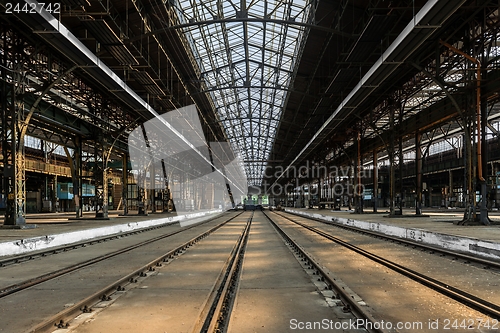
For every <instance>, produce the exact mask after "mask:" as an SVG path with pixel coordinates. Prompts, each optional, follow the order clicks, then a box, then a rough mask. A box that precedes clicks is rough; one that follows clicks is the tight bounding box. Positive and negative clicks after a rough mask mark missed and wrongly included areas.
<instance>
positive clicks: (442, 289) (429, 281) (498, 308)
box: [278, 214, 500, 320]
mask: <svg viewBox="0 0 500 333" xmlns="http://www.w3.org/2000/svg"><path fill="white" fill-rule="evenodd" d="M278 216H280V217H282V218H285V219H287V220H289V221H290V222H292V223H295V224H297V225H299V226H301V227H303V228H305V229H307V230H310V231H312V232H314V233H316V234H318V235H320V236H322V237H324V238H326V239H328V240H330V241H333V242H335V243H337V244H339V245H342V246H344V247H345V248H348V249H349V250H351V251H354V252H356V253H358V254H361V255H363V256H365V257H366V258H368V259H370V260H373V261H375V262H377V263H379V264H381V265H384V266H385V267H387V268H389V269H391V270H393V271H395V272H398V273H400V274H402V275H404V276H406V277H408V278H410V279H412V280H414V281H417V282H418V283H420V284H422V285H424V286H427V287H429V288H431V289H433V290H435V291H437V292H439V293H441V294H443V295H445V296H447V297H450V298H452V299H454V300H456V301H458V302H460V303H462V304H464V305H466V306H468V307H470V308H472V309H475V310H477V311H479V312H482V313H483V314H486V315H488V316H490V317H492V318H495V319H496V320H497V319H499V318H500V305H498V304H494V303H491V302H489V301H487V300H484V299H482V298H480V297H477V296H475V295H472V294H470V293H468V292H466V291H463V290H461V289H459V288H455V287H452V286H450V285H448V284H446V283H444V282H441V281H439V280H437V279H434V278H432V277H430V276H427V275H425V274H422V273H419V272H417V271H414V270H412V269H410V268H407V267H405V266H403V265H400V264H397V263H395V262H392V261H390V260H388V259H385V258H383V257H380V256H378V255H376V254H373V253H371V252H369V251H366V250H364V249H362V248H360V247H358V246H355V245H353V244H350V243H348V242H345V241H343V240H341V239H340V238H338V237H335V236H332V235H330V234H328V233H326V232H324V231H321V230H319V229H317V228H315V227H311V226H309V225H307V224H304V223H301V222H298V221H296V220H293V219H291V218H289V217H287V216H283V215H281V214H278Z"/></svg>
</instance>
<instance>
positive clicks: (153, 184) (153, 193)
mask: <svg viewBox="0 0 500 333" xmlns="http://www.w3.org/2000/svg"><path fill="white" fill-rule="evenodd" d="M149 177H150V185H151V187H150V191H149V198H150V199H149V202H150V203H151V213H156V168H155V164H154V163H151V166H150V168H149Z"/></svg>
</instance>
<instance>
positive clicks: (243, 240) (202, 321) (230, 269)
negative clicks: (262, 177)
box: [191, 211, 254, 333]
mask: <svg viewBox="0 0 500 333" xmlns="http://www.w3.org/2000/svg"><path fill="white" fill-rule="evenodd" d="M253 216H254V212H253V211H252V212H251V215H250V217H249V218H248V220H247V223H246V225H245V228H244V230H243V232H242V233H241V235H240V237H239V238H238V241H237V242H236V244H235V245H234V247H233V249H232V251H231V255H230V256H229V258H228V260H227V261H226V263H225V265H224V269H223V270H222V271H221V273H220V274H219V277H218V278H217V281H216V283H215V284H214V287H213V289H212V291H211V293H210V295H209V297H208V299H207V301H206V303H205V305H204V307H203V309H202V311H201V313H200V316H199V319H198V320H197V322H196V324H195V326H194V328H193V329H192V331H191V332H192V333H198V332H199V333H216V332H226V331H227V327H228V324H229V318H230V314H231V309H232V306H233V304H234V297H235V294H236V290H237V288H238V282H239V278H240V275H241V268H242V265H243V257H244V255H245V248H246V244H247V241H248V235H249V233H250V226H251V224H252V219H253Z"/></svg>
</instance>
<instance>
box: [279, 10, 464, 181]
mask: <svg viewBox="0 0 500 333" xmlns="http://www.w3.org/2000/svg"><path fill="white" fill-rule="evenodd" d="M463 2H464V1H463V0H461V1H456V2H452V3H451V2H439V1H437V0H433V1H428V2H427V3H426V5H425V6H424V7H423V8H422V9H421V10H420V11H419V12H418V13H417V14H416V15H415V17H414V18H413V19H412V20H411V22H409V23H408V25H407V26H406V28H405V29H404V30H403V31H402V32H401V34H400V35H399V36H398V37H397V38H396V40H395V41H394V42H393V43H392V44H391V45H390V46H389V48H388V49H387V50H386V51H385V52H384V53H383V55H382V56H381V57H380V58H379V59H378V61H377V62H376V63H375V64H374V65H373V66H372V67H371V68H370V70H369V71H368V72H367V73H366V74H365V75H364V76H363V78H362V79H361V80H360V81H359V82H358V84H357V85H356V87H355V88H354V89H353V90H352V91H351V92H350V93H349V95H348V96H347V97H346V98H345V99H344V100H343V101H342V103H341V104H340V105H339V106H338V107H337V108H336V110H335V111H334V112H333V114H332V115H331V116H330V117H329V118H328V119H327V121H326V122H325V123H324V124H323V125H322V126H321V128H320V129H319V130H318V131H317V132H316V134H314V136H313V137H312V139H311V140H310V141H309V142H308V143H307V144H306V145H305V147H304V148H303V149H302V150H301V151H300V152H299V154H298V155H297V156H296V157H295V158H294V159H293V161H292V162H291V163H290V164H289V165H288V166H287V169H288V168H290V167H291V166H292V165H294V164H295V163H297V162H300V160H301V159H303V158H304V157H306V156H307V155H308V154H309V153H310V152H311V151H312V150H314V149H315V148H316V147H318V145H319V144H320V143H321V141H322V139H323V138H322V134H323V133H330V132H331V131H332V130H334V129H336V128H338V127H339V126H340V124H341V121H337V119H339V118H340V119H345V118H346V117H347V116H348V115H350V114H352V112H353V110H354V109H355V108H356V107H357V106H359V105H360V104H361V103H362V102H363V101H364V100H365V99H366V98H367V97H368V96H369V95H370V94H371V93H373V92H374V91H375V90H376V88H377V87H378V85H379V84H380V83H382V82H383V81H384V80H385V79H386V78H387V77H388V76H389V75H390V74H391V73H393V72H394V71H395V70H396V69H397V68H398V67H399V66H400V65H401V64H402V62H403V61H405V60H406V58H408V57H409V56H410V55H411V54H412V53H413V52H414V50H415V49H417V48H418V47H419V46H420V45H421V44H422V43H423V42H424V41H425V40H426V39H427V38H428V37H429V36H430V35H431V34H432V32H434V30H436V29H437V27H438V26H440V25H441V24H442V23H443V22H445V21H446V20H447V19H448V17H449V16H451V15H452V14H453V13H454V12H455V11H456V10H457V9H458V8H459V7H460V6H461V4H462V3H463ZM278 179H279V178H278ZM276 181H277V180H276Z"/></svg>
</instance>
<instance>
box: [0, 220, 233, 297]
mask: <svg viewBox="0 0 500 333" xmlns="http://www.w3.org/2000/svg"><path fill="white" fill-rule="evenodd" d="M240 214H241V213H240ZM236 216H238V215H236ZM236 216H235V217H236ZM216 218H217V217H214V218H212V219H210V220H208V221H205V222H203V224H205V223H208V222H210V221H212V220H214V219H216ZM197 225H199V224H195V225H192V226H189V227H186V228H182V229H180V230H177V231H174V232H171V233H168V234H164V235H160V236H157V237H154V238H151V239H148V240H145V241H142V242H139V243H137V244H134V245H130V246H127V247H125V248H123V249H120V250H116V251H113V252H110V253H107V254H103V255H101V256H98V257H95V258H92V259H89V260H86V261H82V262H79V263H77V264H74V265H71V266H67V267H64V268H61V269H58V270H55V271H52V272H49V273H46V274H43V275H40V276H37V277H35V278H31V279H29V280H25V281H23V282H20V283H16V284H13V285H10V286H7V287H4V288H1V289H0V298H3V297H5V296H8V295H11V294H13V293H16V292H19V291H22V290H24V289H26V288H29V287H32V286H35V285H37V284H40V283H43V282H46V281H49V280H52V279H55V278H56V277H59V276H61V275H64V274H67V273H70V272H74V271H76V270H78V269H81V268H83V267H87V266H90V265H93V264H95V263H98V262H100V261H104V260H106V259H109V258H112V257H115V256H118V255H120V254H123V253H126V252H129V251H132V250H134V249H137V248H139V247H142V246H145V245H148V244H151V243H154V242H157V241H159V240H162V239H165V238H168V237H170V236H173V235H176V234H179V233H181V232H184V231H186V230H189V229H191V228H193V227H195V226H197ZM115 237H116V236H115ZM51 252H52V251H51Z"/></svg>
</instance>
